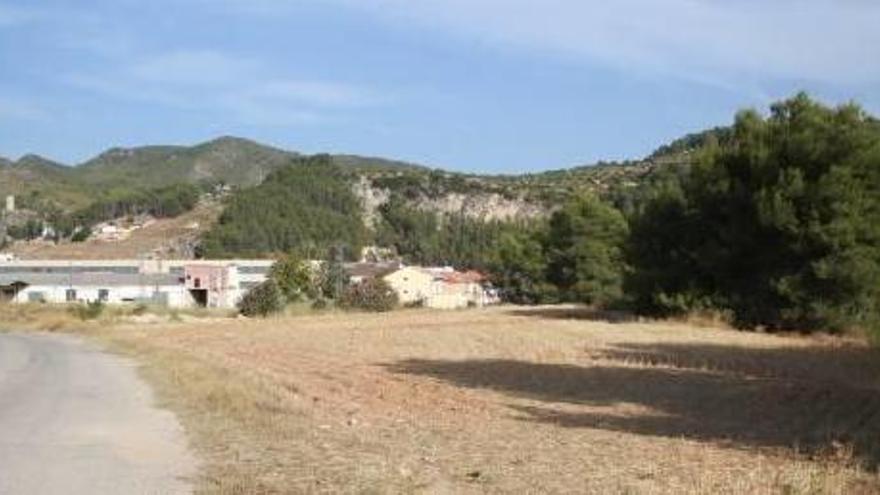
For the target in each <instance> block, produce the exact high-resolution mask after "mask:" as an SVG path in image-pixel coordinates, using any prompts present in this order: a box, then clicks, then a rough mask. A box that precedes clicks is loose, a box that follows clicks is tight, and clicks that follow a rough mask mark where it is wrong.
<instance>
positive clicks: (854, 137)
mask: <svg viewBox="0 0 880 495" xmlns="http://www.w3.org/2000/svg"><path fill="white" fill-rule="evenodd" d="M668 148H669V150H672V151H674V152H675V153H678V154H682V153H684V152H685V151H686V152H687V153H686V155H687V161H684V162H683V161H681V160H678V161H672V162H671V163H669V164H665V165H663V166H661V167H659V168H656V169H655V170H654V171H652V173H650V174H649V175H647V176H645V177H644V178H643V179H642V180H641V181H640V182H639V183H638V184H636V185H635V186H632V185H626V186H624V185H618V186H616V187H612V188H611V189H610V190H609V191H607V192H605V193H604V194H603V195H602V196H601V197H597V196H595V195H590V194H584V195H580V196H578V197H575V198H574V199H573V200H571V201H568V202H567V203H566V204H564V205H560V206H559V207H558V208H556V210H555V212H554V213H553V214H552V215H550V216H549V217H548V218H547V219H545V220H543V221H534V222H500V221H490V222H486V221H482V220H480V219H472V218H468V217H467V216H466V215H464V214H444V215H438V214H436V213H435V212H426V211H421V210H419V209H417V208H415V207H413V206H412V205H411V201H408V198H407V197H406V196H407V192H408V191H409V189H408V188H403V189H402V190H401V191H398V192H396V193H392V195H391V199H390V200H389V201H388V202H387V203H386V204H385V205H384V206H383V207H382V208H381V210H380V214H381V215H380V219H379V222H378V224H377V226H376V229H375V232H371V231H369V230H367V229H366V228H365V227H364V224H363V222H362V208H361V206H360V204H359V202H358V201H357V198H356V197H355V195H354V194H353V192H352V188H351V179H352V178H351V177H350V176H348V175H347V174H346V172H345V171H344V170H341V169H339V168H338V167H336V166H334V165H333V164H332V163H330V161H329V159H328V158H327V157H311V158H302V159H300V160H299V162H298V163H297V164H295V166H293V167H289V168H287V169H282V170H279V171H278V172H276V173H275V174H274V175H273V176H270V178H269V179H268V180H267V181H266V183H265V184H263V185H262V186H259V187H257V188H253V189H251V190H248V191H243V192H242V193H241V194H238V195H236V196H235V197H234V198H233V200H232V201H231V202H230V203H229V204H228V206H227V209H226V212H225V213H224V214H223V216H222V217H221V221H220V224H219V225H218V226H217V228H216V229H215V230H214V231H212V232H211V233H210V234H208V236H207V237H206V238H205V242H204V247H205V253H206V254H208V255H212V256H218V255H219V256H224V255H227V256H228V255H264V254H267V253H273V252H274V253H286V252H291V251H292V250H295V251H297V252H299V253H303V248H306V252H308V249H312V253H314V254H315V255H316V257H322V256H323V254H324V253H326V252H327V250H329V249H331V248H334V247H337V246H339V245H345V246H348V247H349V249H348V250H347V253H349V255H350V256H351V255H354V254H356V253H357V252H358V250H359V248H360V246H362V245H364V244H365V243H367V242H372V243H375V244H378V245H380V246H386V247H393V248H394V249H395V250H396V251H397V253H398V254H399V255H400V256H401V257H402V258H403V259H404V260H405V261H407V262H410V263H414V264H432V265H438V264H443V265H453V266H456V267H459V268H478V269H481V270H484V271H486V272H488V273H490V274H491V278H492V280H493V283H494V284H495V285H496V286H497V287H498V289H499V290H500V292H501V294H502V296H503V297H504V298H505V299H506V300H508V301H511V302H516V303H526V304H535V303H552V302H560V301H576V302H582V303H587V304H593V305H600V306H614V307H623V308H629V309H631V310H633V311H636V312H638V313H640V314H645V315H652V316H671V315H679V314H684V313H688V312H692V311H713V312H720V313H723V314H725V315H728V316H729V318H730V320H731V321H732V322H733V323H735V324H736V325H738V326H740V327H743V328H757V327H762V328H765V329H768V330H771V331H772V330H801V331H814V330H821V331H831V332H838V331H843V330H847V329H852V328H862V329H868V330H875V331H876V330H878V329H880V190H878V189H880V123H878V121H877V120H876V119H875V118H873V117H871V116H870V115H868V114H867V113H866V112H865V111H864V110H862V109H861V108H860V107H859V106H857V105H855V104H847V105H843V106H840V107H836V108H830V107H827V106H824V105H822V104H820V103H818V102H815V101H813V100H811V99H810V98H809V97H808V96H807V95H805V94H800V95H797V96H795V97H793V98H791V99H788V100H786V101H782V102H779V103H777V104H774V105H773V106H772V107H771V109H770V112H769V114H767V115H762V114H760V113H758V112H756V111H751V110H750V111H743V112H741V113H739V114H738V115H737V116H736V119H735V123H734V125H733V126H731V127H727V128H719V129H714V130H712V131H709V132H706V133H701V134H697V135H693V136H689V137H687V138H685V139H683V140H680V141H677V142H675V143H673V144H672V145H670V146H669V147H668ZM878 333H880V331H878Z"/></svg>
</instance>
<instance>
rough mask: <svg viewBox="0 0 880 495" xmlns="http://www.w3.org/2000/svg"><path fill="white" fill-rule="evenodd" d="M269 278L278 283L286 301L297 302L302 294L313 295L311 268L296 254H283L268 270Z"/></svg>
mask: <svg viewBox="0 0 880 495" xmlns="http://www.w3.org/2000/svg"><path fill="white" fill-rule="evenodd" d="M269 278H271V279H272V280H273V281H275V283H276V284H277V285H278V289H279V290H280V291H281V295H282V296H283V297H284V299H285V300H286V301H287V302H297V301H299V300H300V299H302V298H303V296H314V295H315V294H314V292H315V288H314V284H313V282H312V270H311V268H309V265H308V263H306V262H304V261H303V260H301V259H300V258H298V257H296V256H292V255H290V256H285V257H284V258H282V259H280V260H278V261H276V262H275V264H273V265H272V268H271V269H270V270H269Z"/></svg>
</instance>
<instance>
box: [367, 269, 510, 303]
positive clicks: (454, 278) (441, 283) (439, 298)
mask: <svg viewBox="0 0 880 495" xmlns="http://www.w3.org/2000/svg"><path fill="white" fill-rule="evenodd" d="M383 278H384V279H385V281H386V282H388V284H389V285H390V286H391V288H392V289H394V291H395V292H397V296H398V298H399V299H400V302H401V304H413V303H417V302H421V303H422V304H423V305H424V306H425V307H428V308H435V309H459V308H467V307H470V306H477V307H482V306H486V305H489V304H494V303H497V302H498V301H497V298H495V297H493V296H492V295H491V294H490V293H489V292H488V291H487V290H486V288H485V287H484V282H485V277H484V276H483V275H482V274H480V273H478V272H473V271H470V272H458V271H455V270H453V269H452V268H422V267H413V266H410V267H405V268H401V269H399V270H397V271H394V272H392V273H390V274H388V275H385V276H384V277H383Z"/></svg>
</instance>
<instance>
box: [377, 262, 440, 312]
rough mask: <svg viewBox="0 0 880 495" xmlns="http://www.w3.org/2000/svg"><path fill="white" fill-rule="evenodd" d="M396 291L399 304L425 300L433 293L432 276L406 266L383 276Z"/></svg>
mask: <svg viewBox="0 0 880 495" xmlns="http://www.w3.org/2000/svg"><path fill="white" fill-rule="evenodd" d="M383 278H384V279H385V281H386V282H388V285H390V286H391V288H392V289H394V292H396V293H397V298H398V299H399V300H400V302H401V304H410V303H414V302H417V301H427V299H428V298H429V297H430V296H432V295H433V294H434V291H435V288H434V287H435V286H434V277H433V276H432V275H429V274H427V273H425V272H424V271H422V270H421V269H418V268H414V267H406V268H401V269H400V270H397V271H396V272H393V273H390V274H388V275H386V276H385V277H383Z"/></svg>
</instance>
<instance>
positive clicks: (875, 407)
mask: <svg viewBox="0 0 880 495" xmlns="http://www.w3.org/2000/svg"><path fill="white" fill-rule="evenodd" d="M594 316H595V315H592V314H591V313H589V312H587V311H583V310H577V309H564V308H563V309H560V308H536V309H517V308H493V309H489V310H473V311H461V312H433V311H426V310H425V311H423V310H413V311H400V312H396V313H390V314H382V315H363V314H338V313H329V314H323V315H314V316H299V317H288V318H278V319H270V320H265V321H257V320H240V319H210V320H209V319H201V320H198V321H191V322H185V323H175V324H171V323H167V324H166V323H160V324H154V325H124V324H123V325H117V326H115V328H112V329H108V328H107V325H100V327H101V329H97V327H96V328H95V329H93V330H91V331H92V333H93V334H94V335H95V336H96V337H99V338H102V339H105V340H107V341H110V342H113V343H114V345H116V346H119V347H120V348H124V349H126V350H127V351H128V352H133V353H135V354H137V355H139V356H140V357H141V358H142V359H143V360H144V362H145V363H146V366H145V368H144V373H145V376H147V377H148V378H149V379H150V380H151V381H152V382H153V383H154V384H156V385H157V389H158V390H159V392H160V396H161V397H163V400H164V401H165V402H166V405H167V406H168V407H171V408H172V409H174V410H176V411H177V412H178V413H179V414H180V416H181V419H182V421H183V423H184V424H185V425H186V426H187V428H188V431H189V433H190V435H191V437H192V440H193V443H194V445H195V447H196V448H197V450H198V451H199V452H201V453H202V455H203V458H204V461H205V473H204V477H203V479H202V485H201V489H202V491H203V492H205V493H291V492H294V493H296V492H333V493H337V492H358V493H359V492H371V493H372V492H379V493H400V492H405V493H411V492H424V493H469V492H473V493H482V492H497V493H500V492H505V493H523V492H528V493H534V492H540V493H546V492H551V493H571V492H578V493H877V492H880V480H878V477H877V475H876V467H877V462H878V459H880V356H878V353H877V351H876V350H874V349H871V348H869V347H868V346H867V345H865V344H862V343H859V342H854V341H844V340H840V339H832V338H805V337H797V336H787V337H780V336H769V335H762V334H754V333H740V332H735V331H731V330H724V329H711V328H697V327H694V326H689V325H684V324H673V323H640V322H634V321H626V320H625V319H618V321H616V322H611V321H607V320H602V319H596V318H594Z"/></svg>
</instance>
